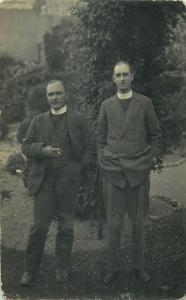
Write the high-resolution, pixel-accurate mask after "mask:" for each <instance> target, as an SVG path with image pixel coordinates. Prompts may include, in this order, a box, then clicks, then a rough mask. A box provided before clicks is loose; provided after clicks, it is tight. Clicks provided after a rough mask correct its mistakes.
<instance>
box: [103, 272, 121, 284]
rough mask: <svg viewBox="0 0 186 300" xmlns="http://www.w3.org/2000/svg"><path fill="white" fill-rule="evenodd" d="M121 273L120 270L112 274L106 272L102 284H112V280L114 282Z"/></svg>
mask: <svg viewBox="0 0 186 300" xmlns="http://www.w3.org/2000/svg"><path fill="white" fill-rule="evenodd" d="M120 273H121V270H118V271H114V272H108V273H107V274H106V276H105V277H104V283H105V284H107V285H108V284H110V283H111V282H113V281H114V280H116V279H117V278H118V277H119V275H120Z"/></svg>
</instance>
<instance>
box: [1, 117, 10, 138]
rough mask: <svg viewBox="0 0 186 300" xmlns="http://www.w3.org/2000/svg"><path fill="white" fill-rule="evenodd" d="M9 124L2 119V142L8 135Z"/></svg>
mask: <svg viewBox="0 0 186 300" xmlns="http://www.w3.org/2000/svg"><path fill="white" fill-rule="evenodd" d="M8 130H9V128H8V124H7V122H6V121H5V120H3V119H2V118H1V117H0V140H4V139H5V138H6V137H7V134H8Z"/></svg>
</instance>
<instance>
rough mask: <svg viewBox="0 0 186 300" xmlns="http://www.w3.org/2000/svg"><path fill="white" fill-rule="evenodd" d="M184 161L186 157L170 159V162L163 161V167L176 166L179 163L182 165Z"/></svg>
mask: <svg viewBox="0 0 186 300" xmlns="http://www.w3.org/2000/svg"><path fill="white" fill-rule="evenodd" d="M184 161H186V158H185V157H184V158H181V159H179V160H177V161H175V162H173V161H170V162H163V164H162V167H163V168H170V167H176V166H178V165H181V164H182V163H183V162H184Z"/></svg>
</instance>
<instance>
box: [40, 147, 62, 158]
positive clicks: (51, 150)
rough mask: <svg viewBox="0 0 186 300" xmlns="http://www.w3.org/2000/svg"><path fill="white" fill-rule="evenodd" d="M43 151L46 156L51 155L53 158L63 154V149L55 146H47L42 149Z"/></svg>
mask: <svg viewBox="0 0 186 300" xmlns="http://www.w3.org/2000/svg"><path fill="white" fill-rule="evenodd" d="M41 151H42V153H43V154H44V155H45V156H46V157H51V158H56V157H60V156H61V155H63V151H62V149H60V148H53V147H51V146H45V147H43V148H42V149H41Z"/></svg>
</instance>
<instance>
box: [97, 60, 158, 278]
mask: <svg viewBox="0 0 186 300" xmlns="http://www.w3.org/2000/svg"><path fill="white" fill-rule="evenodd" d="M133 79H134V73H133V70H132V67H131V65H130V64H129V63H128V62H127V61H120V62H118V63H117V64H116V65H115V67H114V75H113V81H114V83H115V84H116V87H117V94H116V95H115V96H113V97H111V98H109V99H106V100H105V101H103V102H102V105H101V110H100V115H99V120H98V137H97V138H98V164H99V167H100V171H101V174H102V179H103V195H104V201H105V208H106V215H107V220H108V236H109V237H108V239H109V270H108V273H107V275H106V276H105V282H106V283H110V282H112V281H113V280H114V279H115V278H116V277H117V276H118V274H119V273H120V272H121V268H120V242H121V233H122V225H123V218H124V214H125V213H126V212H127V213H128V215H129V218H130V220H131V223H132V246H133V271H134V275H135V277H137V278H138V279H139V280H141V281H143V282H148V281H149V279H150V278H149V275H148V274H147V272H146V271H145V269H144V224H145V217H146V215H147V211H148V204H149V176H150V169H151V167H152V165H153V164H156V160H157V158H158V156H159V155H160V153H161V130H160V127H159V124H158V120H157V117H156V114H155V112H154V109H153V105H152V102H151V100H150V99H149V98H147V97H145V96H143V95H140V94H137V93H135V92H134V91H133V90H132V88H131V84H132V81H133Z"/></svg>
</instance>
